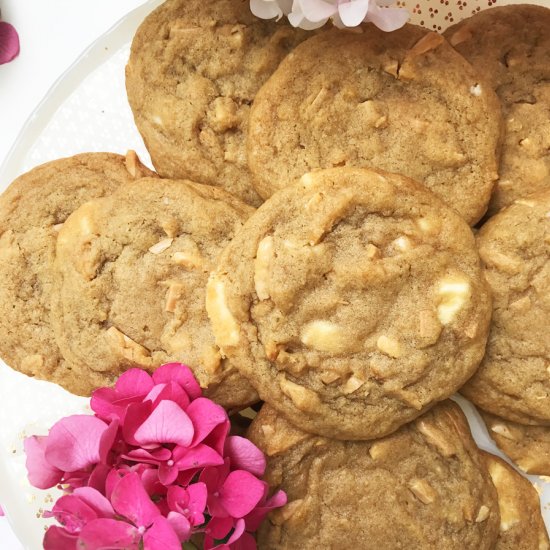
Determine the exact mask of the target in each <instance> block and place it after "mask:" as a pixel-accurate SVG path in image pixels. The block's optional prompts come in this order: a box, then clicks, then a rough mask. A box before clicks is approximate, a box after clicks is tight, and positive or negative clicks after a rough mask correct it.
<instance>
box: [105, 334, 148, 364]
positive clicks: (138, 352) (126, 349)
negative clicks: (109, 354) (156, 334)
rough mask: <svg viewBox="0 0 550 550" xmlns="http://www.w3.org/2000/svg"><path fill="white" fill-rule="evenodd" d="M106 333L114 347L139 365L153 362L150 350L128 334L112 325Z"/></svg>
mask: <svg viewBox="0 0 550 550" xmlns="http://www.w3.org/2000/svg"><path fill="white" fill-rule="evenodd" d="M106 334H107V338H109V341H110V342H111V345H112V347H113V348H114V349H115V350H116V351H117V352H118V353H120V354H121V355H122V356H123V357H124V358H125V359H128V360H129V361H131V362H132V363H136V364H137V365H152V364H153V360H152V358H151V355H150V353H149V350H148V349H147V348H145V347H143V346H142V345H140V344H138V343H137V342H135V341H134V340H132V339H131V338H130V337H129V336H126V334H124V333H123V332H121V331H120V330H118V329H117V328H116V327H111V328H110V329H109V330H108V331H107V333H106Z"/></svg>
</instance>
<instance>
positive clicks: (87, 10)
mask: <svg viewBox="0 0 550 550" xmlns="http://www.w3.org/2000/svg"><path fill="white" fill-rule="evenodd" d="M142 3H143V0H0V8H1V10H2V19H3V20H5V21H8V22H10V23H12V24H13V25H14V26H15V27H16V28H17V31H18V32H19V38H20V40H21V54H20V56H19V57H18V58H17V59H16V60H15V61H13V62H12V63H9V64H7V65H0V164H1V163H2V162H3V161H4V158H5V157H6V155H7V153H8V151H9V149H10V147H11V146H12V144H13V142H14V140H15V138H16V137H17V135H18V134H19V131H20V129H21V127H22V126H23V124H24V122H25V121H26V120H27V118H28V117H29V116H30V114H31V113H32V111H33V110H34V109H35V107H36V106H37V105H38V103H39V102H40V100H41V99H42V97H44V95H45V94H46V92H47V91H48V90H49V88H50V87H51V86H52V84H53V83H54V82H55V81H56V80H57V79H58V78H59V77H60V76H61V75H62V74H63V72H64V71H65V70H66V69H67V68H68V67H69V66H70V65H71V64H72V63H73V61H75V60H76V58H77V57H78V56H79V54H80V53H81V52H82V51H83V50H84V49H85V48H86V47H87V46H89V45H90V44H91V43H92V42H93V41H94V40H95V39H96V38H98V37H99V36H100V35H101V34H103V33H104V32H105V31H106V30H108V29H109V28H110V27H111V26H112V25H113V24H114V23H116V21H118V20H119V19H120V18H121V17H122V16H124V15H125V14H126V13H127V12H129V11H131V10H132V9H134V8H136V7H137V6H139V5H140V4H142ZM0 406H1V404H0ZM0 504H1V503H0ZM21 548H22V547H21V545H20V544H19V543H18V542H17V540H16V539H15V537H14V536H13V535H12V533H11V531H10V529H9V526H8V524H7V521H6V519H5V518H0V550H21ZM32 550H35V549H32ZM36 550H39V549H36Z"/></svg>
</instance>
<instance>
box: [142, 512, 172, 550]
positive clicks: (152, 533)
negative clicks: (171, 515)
mask: <svg viewBox="0 0 550 550" xmlns="http://www.w3.org/2000/svg"><path fill="white" fill-rule="evenodd" d="M143 550H181V542H180V540H179V537H178V535H177V534H176V532H175V531H174V528H173V527H172V525H171V524H170V522H169V521H168V520H167V519H166V518H163V517H162V516H159V517H157V518H156V519H155V521H154V522H153V525H152V526H151V528H150V529H147V531H146V533H145V535H144V536H143Z"/></svg>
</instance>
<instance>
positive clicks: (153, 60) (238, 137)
mask: <svg viewBox="0 0 550 550" xmlns="http://www.w3.org/2000/svg"><path fill="white" fill-rule="evenodd" d="M308 36H309V34H308V33H307V32H306V31H302V30H298V29H294V28H293V27H291V26H290V25H289V24H288V23H285V22H283V21H280V22H278V23H276V22H275V21H264V20H260V19H258V18H257V17H255V16H254V15H253V14H252V13H251V11H250V3H249V1H248V0H168V1H167V2H164V3H163V4H162V5H161V6H160V7H159V8H157V9H156V10H155V11H154V12H153V13H152V14H151V15H149V16H148V17H147V18H146V19H145V21H144V22H143V24H142V25H141V27H140V28H139V29H138V31H137V34H136V36H135V38H134V41H133V44H132V53H131V56H130V61H129V63H128V67H127V70H126V87H127V90H128V98H129V101H130V105H131V107H132V110H133V112H134V118H135V121H136V125H137V127H138V128H139V131H140V133H141V134H142V136H143V138H144V140H145V143H146V144H147V149H148V150H149V152H150V154H151V158H152V159H153V163H154V165H155V167H156V169H157V171H158V172H159V174H161V175H162V176H163V177H169V178H189V179H191V180H193V181H197V182H200V183H207V184H210V185H221V186H223V187H224V188H225V189H226V190H227V191H230V192H231V193H233V194H234V195H236V196H237V197H239V198H241V199H242V200H244V201H245V202H247V203H249V204H252V205H253V206H258V205H259V204H261V202H262V201H261V199H260V197H259V196H258V194H257V193H256V191H255V190H254V187H253V186H252V183H251V175H250V172H249V169H248V165H247V160H246V137H247V128H248V117H249V112H250V104H251V103H252V101H253V99H254V97H255V95H256V92H257V91H258V89H259V88H260V86H261V85H262V84H263V83H264V82H265V81H266V80H267V78H268V77H269V76H270V75H271V73H272V72H273V71H274V70H275V69H276V68H277V66H278V65H279V63H280V61H281V60H282V59H283V57H284V56H285V55H286V54H287V53H288V52H289V51H290V50H292V48H293V47H294V46H296V45H297V44H298V43H300V42H301V41H302V40H304V39H305V38H306V37H308Z"/></svg>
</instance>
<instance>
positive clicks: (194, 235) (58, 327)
mask: <svg viewBox="0 0 550 550" xmlns="http://www.w3.org/2000/svg"><path fill="white" fill-rule="evenodd" d="M153 183H154V185H153ZM252 212H253V209H252V208H251V207H249V206H247V205H246V204H244V203H242V202H240V201H239V200H238V199H236V198H234V197H233V196H232V195H230V194H229V193H226V192H225V191H223V190H222V189H219V188H215V187H210V186H206V185H199V184H194V183H191V182H187V181H173V180H158V181H156V182H151V181H150V180H148V179H142V180H139V181H136V182H133V183H130V184H126V185H124V186H121V187H120V188H119V189H118V190H117V191H116V193H114V194H113V195H111V196H110V197H107V198H104V199H99V200H96V201H91V202H88V203H86V204H85V205H83V206H82V207H81V208H79V209H78V210H77V211H76V212H74V213H73V215H72V216H71V217H70V218H69V219H68V220H67V222H66V223H65V225H64V227H63V228H62V229H61V231H60V232H59V237H58V241H57V256H56V260H55V268H56V279H55V287H54V292H53V298H52V318H53V326H54V329H55V336H56V338H57V342H58V344H59V347H60V349H61V351H62V352H63V355H64V356H65V358H66V360H67V361H68V362H69V363H70V364H71V366H72V368H73V370H75V371H77V372H78V373H79V375H80V378H79V379H80V384H81V385H80V387H79V391H80V392H81V393H88V392H90V391H91V390H92V389H93V387H92V384H91V381H92V378H93V379H95V378H97V377H101V378H102V379H103V385H105V384H108V383H110V382H111V381H113V380H114V379H115V378H116V377H117V376H119V375H120V374H121V372H123V371H124V370H125V369H127V368H129V367H132V366H139V367H142V368H146V369H148V370H150V371H151V370H154V368H155V367H156V366H158V365H161V364H163V363H168V362H173V361H177V362H182V363H186V364H188V365H189V366H190V367H191V368H192V369H193V372H194V373H195V375H196V377H197V379H198V381H199V383H200V384H201V386H202V387H203V388H205V389H206V395H208V396H209V397H211V398H212V399H215V400H216V401H218V402H219V403H220V404H222V405H224V406H226V407H231V408H232V407H239V406H242V405H246V404H249V403H251V402H254V401H255V400H256V394H255V392H254V390H253V389H252V388H251V387H250V386H249V384H248V383H247V382H246V380H245V379H243V378H242V377H241V376H240V375H239V374H238V373H237V372H236V371H235V369H234V368H233V366H232V364H231V363H230V362H228V361H223V360H222V358H221V357H220V353H219V350H218V348H217V347H216V346H215V344H214V338H213V336H212V332H211V329H210V325H209V322H208V317H207V315H206V310H205V306H204V297H205V286H206V281H207V279H208V274H209V272H210V270H211V269H212V268H214V267H215V266H216V262H217V258H218V255H219V253H220V251H221V250H222V249H223V247H224V246H225V245H226V244H227V243H228V242H229V241H230V240H231V238H232V237H233V235H234V234H235V233H236V232H237V231H238V230H239V229H240V228H241V226H242V224H243V223H244V221H245V220H246V218H247V217H248V216H249V215H250V214H251V213H252ZM91 376H92V378H91Z"/></svg>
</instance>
